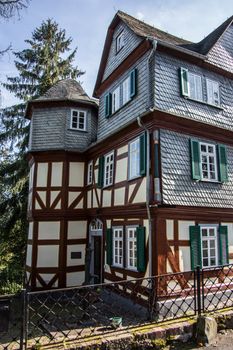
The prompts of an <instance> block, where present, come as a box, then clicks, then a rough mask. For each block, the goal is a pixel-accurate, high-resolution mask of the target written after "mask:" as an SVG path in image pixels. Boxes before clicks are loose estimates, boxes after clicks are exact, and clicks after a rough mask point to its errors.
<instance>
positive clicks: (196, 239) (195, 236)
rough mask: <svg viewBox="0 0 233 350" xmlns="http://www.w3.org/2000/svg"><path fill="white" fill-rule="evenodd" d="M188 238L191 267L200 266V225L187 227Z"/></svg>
mask: <svg viewBox="0 0 233 350" xmlns="http://www.w3.org/2000/svg"><path fill="white" fill-rule="evenodd" d="M189 238H190V253H191V269H192V270H193V269H195V268H196V267H197V266H200V267H202V252H201V229H200V226H197V225H196V226H190V227H189Z"/></svg>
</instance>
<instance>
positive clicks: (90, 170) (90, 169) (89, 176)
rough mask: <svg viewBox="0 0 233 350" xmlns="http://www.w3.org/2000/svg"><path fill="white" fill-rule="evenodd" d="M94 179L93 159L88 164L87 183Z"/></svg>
mask: <svg viewBox="0 0 233 350" xmlns="http://www.w3.org/2000/svg"><path fill="white" fill-rule="evenodd" d="M92 181H93V160H91V161H90V162H88V164H87V185H91V184H92Z"/></svg>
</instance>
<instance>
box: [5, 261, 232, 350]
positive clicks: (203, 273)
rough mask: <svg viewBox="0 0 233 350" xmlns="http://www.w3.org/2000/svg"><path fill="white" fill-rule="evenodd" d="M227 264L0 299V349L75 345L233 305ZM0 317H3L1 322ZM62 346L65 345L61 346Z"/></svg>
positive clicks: (229, 270) (230, 268)
mask: <svg viewBox="0 0 233 350" xmlns="http://www.w3.org/2000/svg"><path fill="white" fill-rule="evenodd" d="M232 294H233V265H227V266H222V267H218V268H217V267H216V268H213V269H202V270H200V269H199V268H197V269H196V270H195V271H188V272H183V273H175V274H167V275H161V276H155V277H151V278H140V279H134V280H126V281H119V282H111V283H104V284H95V285H89V286H79V287H74V288H66V289H54V290H49V291H37V292H29V291H22V292H21V293H20V294H18V295H13V296H7V297H6V296H4V297H2V298H0V319H1V322H0V350H5V349H12V350H13V349H27V348H28V349H29V348H33V347H34V349H35V348H40V347H43V348H44V347H46V346H49V345H54V344H56V346H58V344H60V345H62V344H63V346H64V347H65V346H68V344H69V343H71V344H76V346H77V347H78V346H79V345H80V346H81V345H82V344H83V343H84V342H86V341H88V340H90V339H97V340H98V341H100V340H101V341H102V340H105V339H109V338H111V337H114V336H115V332H116V330H117V331H118V332H121V333H124V334H125V333H126V334H127V333H132V332H133V331H134V329H136V328H138V327H142V326H146V325H148V324H150V323H159V322H163V321H167V320H173V319H178V318H182V317H189V316H195V315H197V314H201V313H203V312H206V311H208V312H209V311H214V310H219V309H223V308H225V307H229V306H233V298H232ZM2 320H3V321H2ZM64 344H65V345H64Z"/></svg>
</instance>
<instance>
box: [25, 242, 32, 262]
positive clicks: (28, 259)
mask: <svg viewBox="0 0 233 350" xmlns="http://www.w3.org/2000/svg"><path fill="white" fill-rule="evenodd" d="M26 265H27V266H31V265H32V245H31V244H28V245H27V257H26Z"/></svg>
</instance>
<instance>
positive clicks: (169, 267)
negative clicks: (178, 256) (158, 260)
mask: <svg viewBox="0 0 233 350" xmlns="http://www.w3.org/2000/svg"><path fill="white" fill-rule="evenodd" d="M167 273H173V271H172V268H171V265H170V262H169V261H168V259H167Z"/></svg>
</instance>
